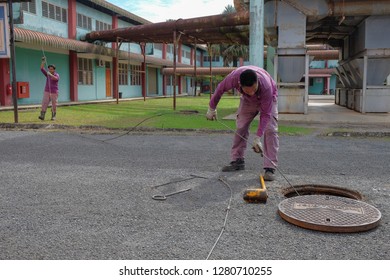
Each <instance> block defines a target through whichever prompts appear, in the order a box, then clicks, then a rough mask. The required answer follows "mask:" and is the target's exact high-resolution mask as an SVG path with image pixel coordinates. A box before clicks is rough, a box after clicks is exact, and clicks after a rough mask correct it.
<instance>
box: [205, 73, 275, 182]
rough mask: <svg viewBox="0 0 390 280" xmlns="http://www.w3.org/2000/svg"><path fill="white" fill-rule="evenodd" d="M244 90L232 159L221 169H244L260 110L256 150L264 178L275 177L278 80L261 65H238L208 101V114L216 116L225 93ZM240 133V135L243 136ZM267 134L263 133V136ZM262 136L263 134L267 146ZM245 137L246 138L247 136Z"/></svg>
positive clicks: (270, 179)
mask: <svg viewBox="0 0 390 280" xmlns="http://www.w3.org/2000/svg"><path fill="white" fill-rule="evenodd" d="M234 88H235V89H236V90H238V91H239V92H240V93H241V97H240V105H239V108H238V111H237V120H236V126H237V128H236V134H235V136H234V140H233V146H232V149H231V162H230V164H228V165H227V166H224V167H223V168H222V171H224V172H227V171H236V170H242V169H245V156H244V155H245V150H246V147H247V141H248V138H249V128H250V124H251V122H252V121H253V119H254V118H255V117H256V115H257V114H258V113H259V112H260V120H259V126H258V129H257V132H256V135H255V137H254V140H253V147H252V148H253V150H254V151H255V152H256V153H260V154H261V156H263V153H264V155H265V156H264V163H263V168H264V175H263V177H264V180H266V181H273V180H275V167H276V166H277V163H278V151H279V135H278V101H277V98H278V91H277V87H276V83H275V81H274V80H273V79H272V77H271V76H270V75H269V74H268V73H267V72H266V71H265V70H264V69H262V68H259V67H256V66H242V67H239V68H237V69H235V70H234V71H233V72H231V73H230V74H229V75H227V76H226V77H225V79H224V80H223V81H222V82H220V83H219V84H218V86H217V88H216V89H215V92H214V94H213V95H212V97H211V100H210V103H209V109H208V111H207V114H206V117H207V119H208V120H216V119H217V105H218V102H219V100H220V99H221V97H222V95H223V94H224V93H225V92H226V91H228V90H231V89H234ZM240 136H241V137H240ZM263 136H264V137H263ZM261 137H263V143H264V148H263V145H262V141H261ZM243 138H244V139H246V140H244V139H243Z"/></svg>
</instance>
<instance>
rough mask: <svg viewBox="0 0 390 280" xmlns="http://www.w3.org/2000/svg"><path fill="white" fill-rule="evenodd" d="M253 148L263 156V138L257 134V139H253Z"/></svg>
mask: <svg viewBox="0 0 390 280" xmlns="http://www.w3.org/2000/svg"><path fill="white" fill-rule="evenodd" d="M252 149H253V151H255V153H258V154H260V155H261V156H263V145H262V144H261V139H260V137H259V136H256V137H255V139H254V140H253V147H252Z"/></svg>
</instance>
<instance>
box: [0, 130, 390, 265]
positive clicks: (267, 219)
mask: <svg viewBox="0 0 390 280" xmlns="http://www.w3.org/2000/svg"><path fill="white" fill-rule="evenodd" d="M113 136H115V135H104V134H85V133H80V132H66V131H64V132H58V131H45V130H38V131H6V130H3V131H1V130H0V184H1V185H0V259H2V260H6V259H16V260H21V259H27V260H36V259H38V260H39V259H75V260H89V259H101V260H108V259H115V260H120V259H127V260H137V259H140V260H141V259H142V260H145V259H153V260H158V259H166V260H171V259H178V260H192V259H197V260H199V259H201V260H202V259H206V258H207V257H208V256H209V257H210V259H223V260H226V259H230V260H231V259H233V260H234V259H240V260H248V259H268V260H284V259H296V260H308V259H314V260H317V259H322V260H329V259H332V260H333V259H340V260H349V259H357V260H361V259H374V260H388V259H389V258H390V249H389V247H390V245H389V244H390V243H389V240H390V225H389V221H390V218H389V209H390V207H389V204H390V183H389V178H390V175H389V174H390V167H389V158H390V149H389V145H390V142H389V140H388V138H387V139H386V138H354V137H326V136H319V135H314V134H313V135H309V136H281V137H280V143H281V147H280V155H279V157H280V165H279V167H280V170H281V171H282V172H283V174H284V175H285V176H286V177H287V178H288V179H289V181H290V182H291V183H293V184H294V185H298V184H325V185H333V186H340V187H345V188H349V189H351V190H355V191H358V192H360V193H361V194H362V195H363V201H364V202H366V203H369V204H370V205H372V206H374V207H376V208H377V209H378V210H380V211H381V213H382V219H381V222H380V225H379V226H378V227H376V228H375V229H372V230H369V231H366V232H359V233H326V232H320V231H314V230H308V229H304V228H301V227H298V226H295V225H293V224H290V223H288V222H286V221H285V220H283V219H282V218H281V217H280V216H279V215H278V213H277V210H278V205H279V203H280V202H281V201H283V200H284V199H286V198H285V197H284V195H283V193H282V191H283V189H285V188H287V187H288V184H287V182H286V180H285V179H284V178H283V177H282V176H280V174H278V177H277V180H276V181H274V182H270V183H267V188H268V190H269V198H268V201H267V203H266V204H247V203H245V202H244V201H243V199H242V195H243V192H244V190H245V189H246V188H249V187H251V186H259V180H258V174H259V171H260V170H261V165H262V161H261V159H260V158H259V156H258V155H257V154H255V153H253V152H252V151H251V150H249V149H248V153H247V157H246V170H244V171H240V172H236V173H222V172H220V169H221V167H222V166H223V165H225V164H226V163H228V162H229V161H230V159H229V151H230V145H231V141H232V135H231V134H201V133H192V134H191V133H185V134H172V133H170V134H161V133H160V134H152V133H149V134H148V133H145V134H144V135H140V134H138V135H137V134H129V135H125V136H123V137H120V138H117V139H115V140H111V141H107V142H103V141H102V140H105V139H108V138H111V137H113ZM221 176H224V177H221ZM200 177H204V178H200ZM220 178H224V180H226V182H227V183H228V184H229V186H230V187H231V190H230V189H229V187H227V186H226V185H225V184H224V183H223V182H222V181H221V180H220ZM175 181H181V182H175ZM187 188H191V190H189V191H186V192H183V193H180V194H176V195H172V196H169V197H167V199H166V200H165V201H156V200H153V199H152V196H153V195H155V194H168V193H171V192H175V191H179V190H183V189H187ZM230 198H231V199H232V200H231V204H230V209H229V211H228V217H227V220H226V227H225V230H224V232H223V234H222V236H221V238H220V239H219V241H218V243H217V245H216V246H215V248H214V250H213V251H211V248H212V247H213V245H214V244H215V242H216V240H217V238H218V236H219V234H220V232H221V230H222V227H223V224H224V219H225V217H226V212H227V207H228V204H229V201H230ZM210 253H211V254H210ZM209 254H210V255H209Z"/></svg>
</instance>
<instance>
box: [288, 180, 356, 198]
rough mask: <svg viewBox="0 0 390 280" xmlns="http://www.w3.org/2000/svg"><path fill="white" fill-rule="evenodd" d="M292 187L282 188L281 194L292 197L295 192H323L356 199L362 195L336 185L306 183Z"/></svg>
mask: <svg viewBox="0 0 390 280" xmlns="http://www.w3.org/2000/svg"><path fill="white" fill-rule="evenodd" d="M293 187H294V188H292V187H289V188H286V189H284V190H283V195H284V196H285V197H293V196H297V192H298V193H299V195H316V194H323V195H335V196H342V197H348V198H351V199H356V200H362V195H361V194H360V193H359V192H357V191H353V190H349V189H346V188H341V187H336V186H327V185H314V184H308V185H295V186H293Z"/></svg>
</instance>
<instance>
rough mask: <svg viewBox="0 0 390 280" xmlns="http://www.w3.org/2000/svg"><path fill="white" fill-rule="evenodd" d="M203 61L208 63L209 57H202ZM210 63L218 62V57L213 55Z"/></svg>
mask: <svg viewBox="0 0 390 280" xmlns="http://www.w3.org/2000/svg"><path fill="white" fill-rule="evenodd" d="M203 61H204V62H207V61H210V56H208V55H207V56H204V57H203ZM211 61H214V62H219V56H217V55H213V57H212V58H211Z"/></svg>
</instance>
